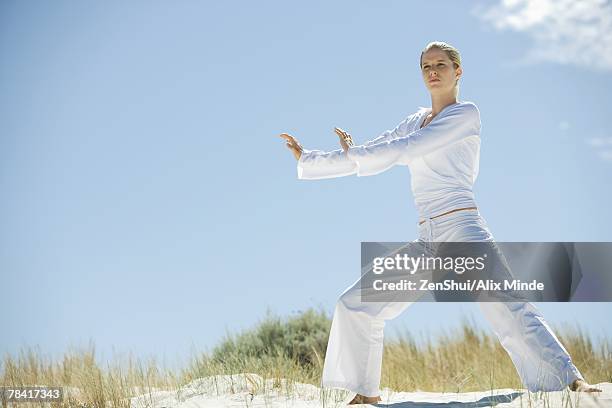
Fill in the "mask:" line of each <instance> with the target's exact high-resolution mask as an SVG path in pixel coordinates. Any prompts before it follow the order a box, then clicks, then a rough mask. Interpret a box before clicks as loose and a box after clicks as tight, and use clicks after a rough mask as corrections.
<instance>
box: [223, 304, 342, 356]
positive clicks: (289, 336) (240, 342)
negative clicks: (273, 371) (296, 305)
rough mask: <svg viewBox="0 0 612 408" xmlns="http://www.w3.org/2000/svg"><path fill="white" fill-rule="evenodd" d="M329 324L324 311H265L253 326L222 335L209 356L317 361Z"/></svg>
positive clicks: (322, 349)
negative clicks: (280, 314) (287, 314)
mask: <svg viewBox="0 0 612 408" xmlns="http://www.w3.org/2000/svg"><path fill="white" fill-rule="evenodd" d="M330 326H331V320H330V318H329V317H328V316H327V315H326V314H325V312H324V311H315V310H313V309H308V310H306V311H304V312H300V313H299V314H298V315H296V316H293V317H289V318H287V319H281V318H279V317H278V316H275V315H272V314H271V313H270V312H268V314H267V316H266V318H265V319H264V320H263V321H261V322H260V323H259V324H257V325H256V326H255V327H253V328H251V329H249V330H246V331H243V332H242V333H240V334H238V335H226V337H225V339H223V341H222V342H221V344H219V345H218V346H217V347H215V348H214V349H213V351H212V359H213V360H214V361H217V362H226V361H227V360H228V359H233V360H236V359H248V358H250V357H275V356H281V357H287V358H292V359H294V360H296V361H297V362H298V363H299V364H300V365H303V366H310V365H320V364H322V358H323V356H324V355H325V350H326V348H327V339H328V336H329V329H330Z"/></svg>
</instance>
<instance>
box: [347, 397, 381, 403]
mask: <svg viewBox="0 0 612 408" xmlns="http://www.w3.org/2000/svg"><path fill="white" fill-rule="evenodd" d="M378 401H382V399H381V398H380V397H364V396H363V395H361V394H357V395H355V398H353V399H352V400H351V402H349V403H348V404H349V405H355V404H376V403H377V402H378Z"/></svg>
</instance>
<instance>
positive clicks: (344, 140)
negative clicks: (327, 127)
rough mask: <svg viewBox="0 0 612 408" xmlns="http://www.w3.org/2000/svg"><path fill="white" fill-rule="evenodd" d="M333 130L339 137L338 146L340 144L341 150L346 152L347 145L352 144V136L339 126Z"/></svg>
mask: <svg viewBox="0 0 612 408" xmlns="http://www.w3.org/2000/svg"><path fill="white" fill-rule="evenodd" d="M334 131H335V132H336V134H337V135H338V137H339V138H340V146H342V150H344V153H346V152H347V151H348V149H349V147H351V146H353V144H354V143H353V138H352V137H351V135H350V134H348V133H347V132H345V131H344V130H342V129H340V128H334Z"/></svg>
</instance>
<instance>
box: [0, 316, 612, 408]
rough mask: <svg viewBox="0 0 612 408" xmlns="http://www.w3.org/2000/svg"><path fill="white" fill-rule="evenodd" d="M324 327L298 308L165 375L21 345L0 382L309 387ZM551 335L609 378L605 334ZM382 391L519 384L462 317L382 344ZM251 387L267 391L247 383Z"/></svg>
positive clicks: (105, 399) (81, 391) (124, 392)
mask: <svg viewBox="0 0 612 408" xmlns="http://www.w3.org/2000/svg"><path fill="white" fill-rule="evenodd" d="M330 324H331V321H330V318H329V317H328V316H327V315H326V314H325V313H324V312H321V311H314V310H308V311H305V312H303V313H301V314H299V315H297V316H294V317H291V318H288V319H281V318H279V317H276V316H273V315H268V316H266V317H265V319H263V320H262V321H261V322H259V324H257V325H256V326H255V327H253V328H252V329H250V330H247V331H245V332H242V333H239V334H235V335H232V334H230V335H227V336H226V337H225V338H224V339H223V340H222V341H221V342H220V343H219V345H217V347H215V348H214V349H213V350H212V351H211V352H208V353H204V352H200V353H196V354H194V355H193V356H192V357H191V360H190V361H189V362H188V363H187V364H186V366H185V367H183V368H181V369H178V370H175V371H172V370H166V369H161V368H160V367H159V364H158V363H157V362H156V361H155V359H148V360H146V361H143V360H141V359H138V358H134V357H132V356H128V357H127V358H115V359H113V360H112V361H108V362H106V363H105V364H103V365H101V364H100V363H99V362H97V361H96V350H95V346H94V344H92V343H90V345H89V346H88V347H87V348H86V349H82V350H70V351H68V352H66V353H64V356H63V358H61V359H59V360H55V361H52V360H51V359H49V358H47V357H45V356H44V355H43V354H42V353H41V351H40V350H39V349H36V348H29V347H28V348H23V349H22V351H21V352H20V353H18V354H17V355H8V354H7V355H5V356H4V358H3V360H2V362H1V363H0V385H1V386H13V387H15V386H33V385H46V386H62V387H64V393H65V396H64V401H63V403H55V404H52V405H51V406H53V407H129V406H130V405H129V404H130V403H129V399H130V398H131V397H134V396H137V395H142V394H146V393H151V392H153V391H158V390H167V391H177V390H178V389H179V388H180V387H181V386H183V385H185V384H188V383H190V382H191V381H193V380H196V379H198V378H203V377H209V376H215V375H222V374H238V373H253V374H257V375H259V376H261V377H262V378H264V379H276V380H274V381H273V383H272V386H273V387H281V381H280V380H279V379H281V378H284V379H286V383H285V387H287V384H292V383H305V384H313V385H315V386H319V383H320V378H321V372H322V368H323V359H324V356H325V347H326V345H327V335H328V333H329V327H330ZM557 335H558V336H559V339H560V340H561V342H562V343H563V344H564V346H565V347H566V348H567V350H568V351H569V353H570V355H571V356H572V358H573V360H574V363H575V364H576V366H577V367H578V368H579V369H580V370H581V372H582V373H583V374H584V375H585V377H586V378H587V380H589V381H590V382H592V383H597V382H611V381H612V347H611V341H610V339H603V340H600V341H598V343H597V347H595V346H594V345H593V341H592V339H591V338H589V336H588V335H587V334H585V333H584V332H582V331H580V330H579V329H570V328H562V329H561V330H558V331H557ZM385 387H389V388H391V389H393V390H398V391H400V390H401V391H415V390H421V391H435V392H468V391H483V390H490V389H498V388H521V387H522V386H521V384H520V381H519V378H518V376H517V374H516V370H515V368H514V366H513V364H512V362H511V361H510V358H509V357H508V355H507V353H506V352H505V350H504V349H503V348H502V347H501V345H500V344H499V342H498V341H497V339H495V338H494V337H493V336H492V335H491V334H489V333H487V332H484V331H482V330H480V329H477V328H475V327H474V325H472V324H470V323H469V322H468V321H467V320H466V321H464V322H463V323H462V325H461V326H459V327H457V328H454V329H451V330H450V331H448V332H447V333H445V334H442V335H439V336H438V337H436V338H435V339H431V340H426V341H417V340H416V339H415V338H414V337H412V336H411V335H410V333H409V332H405V333H404V334H403V335H401V336H399V338H397V339H393V340H389V341H387V342H386V344H385V352H384V358H383V371H382V383H381V388H385ZM263 388H265V387H263ZM253 392H254V393H266V392H268V391H267V390H266V389H262V387H259V388H258V387H255V388H254V391H253ZM247 405H248V404H247ZM19 406H20V407H22V406H23V407H26V406H28V405H27V404H19ZM32 406H40V405H34V404H32ZM526 406H529V405H526Z"/></svg>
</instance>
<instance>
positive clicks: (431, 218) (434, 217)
mask: <svg viewBox="0 0 612 408" xmlns="http://www.w3.org/2000/svg"><path fill="white" fill-rule="evenodd" d="M468 210H473V211H478V207H464V208H455V209H454V210H450V211H446V212H443V213H442V214H438V215H434V216H433V217H430V218H425V219H424V220H421V221H419V222H418V225H421V224H424V223H425V222H427V221H430V220H433V219H436V218H439V217H443V216H445V215H449V214H452V213H455V212H457V211H468Z"/></svg>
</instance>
